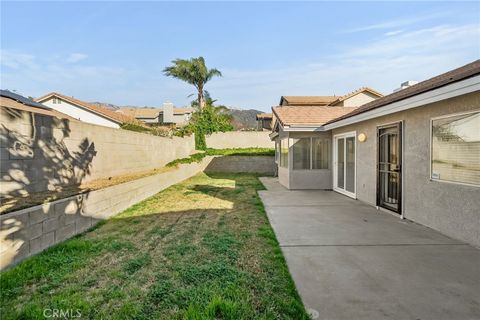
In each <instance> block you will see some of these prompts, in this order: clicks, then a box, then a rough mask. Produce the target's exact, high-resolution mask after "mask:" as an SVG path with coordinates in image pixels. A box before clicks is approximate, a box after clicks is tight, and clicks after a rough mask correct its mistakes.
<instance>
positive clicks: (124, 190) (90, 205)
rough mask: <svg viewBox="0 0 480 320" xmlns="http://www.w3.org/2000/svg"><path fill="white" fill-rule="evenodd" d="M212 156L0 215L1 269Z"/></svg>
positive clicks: (181, 177)
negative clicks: (143, 176)
mask: <svg viewBox="0 0 480 320" xmlns="http://www.w3.org/2000/svg"><path fill="white" fill-rule="evenodd" d="M211 160H212V157H206V158H205V159H203V161H202V162H201V163H191V164H182V165H180V166H179V168H178V169H176V170H173V171H168V172H164V173H160V174H157V175H153V176H149V177H145V178H141V179H137V180H134V181H130V182H126V183H122V184H118V185H115V186H112V187H108V188H105V189H101V190H96V191H92V192H88V193H84V194H80V195H77V196H73V197H69V198H65V199H62V200H58V201H54V202H51V203H47V204H43V205H38V206H35V207H31V208H27V209H23V210H19V211H15V212H11V213H7V214H5V215H0V269H3V268H5V267H7V266H9V265H12V264H16V263H18V262H19V261H21V260H23V259H25V258H27V257H29V256H31V255H34V254H36V253H38V252H40V251H42V250H44V249H46V248H48V247H50V246H52V245H54V244H57V243H59V242H62V241H64V240H66V239H68V238H71V237H73V236H74V235H76V234H79V233H81V232H84V231H86V230H88V229H89V228H90V227H92V226H94V225H95V224H97V223H98V222H99V221H100V220H104V219H107V218H109V217H111V216H113V215H115V214H117V213H119V212H121V211H123V210H125V209H127V208H129V207H130V206H132V205H134V204H135V203H138V202H140V201H142V200H144V199H146V198H148V197H150V196H152V195H154V194H156V193H157V192H159V191H162V190H163V189H166V188H168V187H169V186H171V185H173V184H175V183H178V182H181V181H183V180H185V179H187V178H189V177H192V176H194V175H195V174H197V173H199V172H201V171H203V170H204V169H205V168H206V167H207V165H208V164H209V163H210V161H211Z"/></svg>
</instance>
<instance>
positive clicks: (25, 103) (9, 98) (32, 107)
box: [0, 90, 75, 120]
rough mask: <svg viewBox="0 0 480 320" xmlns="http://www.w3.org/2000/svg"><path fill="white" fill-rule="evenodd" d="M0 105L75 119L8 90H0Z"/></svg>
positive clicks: (60, 117)
mask: <svg viewBox="0 0 480 320" xmlns="http://www.w3.org/2000/svg"><path fill="white" fill-rule="evenodd" d="M0 106H1V107H2V108H7V109H9V108H11V109H15V110H21V111H27V112H33V113H38V114H42V115H47V116H51V117H56V118H59V119H68V120H75V119H74V118H72V117H70V116H69V115H67V114H64V113H61V112H59V111H57V110H54V109H52V108H49V107H47V106H45V105H43V104H41V103H38V102H35V101H34V100H31V99H28V98H25V97H24V96H21V95H19V94H16V93H14V92H11V91H8V90H0Z"/></svg>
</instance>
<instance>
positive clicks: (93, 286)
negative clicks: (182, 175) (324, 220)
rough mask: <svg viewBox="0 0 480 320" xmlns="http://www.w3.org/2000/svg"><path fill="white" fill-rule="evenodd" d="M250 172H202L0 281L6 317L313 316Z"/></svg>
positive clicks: (3, 314)
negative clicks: (65, 312) (62, 312)
mask: <svg viewBox="0 0 480 320" xmlns="http://www.w3.org/2000/svg"><path fill="white" fill-rule="evenodd" d="M259 189H263V186H262V185H261V183H260V182H259V180H258V179H257V178H256V177H254V176H252V175H242V174H210V175H206V174H200V175H197V176H195V177H193V178H191V179H189V180H187V181H185V182H183V183H181V184H178V185H174V186H172V187H170V188H168V189H166V190H164V191H162V192H160V193H159V194H157V195H155V196H153V197H151V198H149V199H147V200H145V201H143V202H141V203H139V204H136V205H135V206H133V207H131V208H129V209H127V210H126V211H124V212H123V213H121V214H119V215H117V216H115V217H114V218H112V219H109V220H107V221H105V222H102V223H101V224H100V225H98V226H97V227H95V228H93V229H92V230H90V231H88V232H87V233H85V234H83V235H80V236H77V237H75V238H73V239H71V240H67V241H65V242H64V243H61V244H59V245H57V246H55V247H52V248H50V249H48V250H47V251H45V252H43V253H41V254H39V255H37V256H35V257H32V258H29V259H27V260H25V261H24V262H22V263H20V264H19V265H17V266H16V267H14V268H13V269H11V270H8V271H6V272H4V273H3V274H2V275H1V281H0V284H1V286H0V289H1V292H2V295H1V310H0V311H1V313H2V316H3V317H4V318H5V319H10V318H12V319H13V318H32V319H33V318H38V317H39V316H42V313H43V310H45V308H57V309H73V310H77V309H78V310H79V312H80V313H81V314H82V317H85V318H138V319H152V318H160V317H161V318H180V319H257V318H264V319H279V318H284V319H306V318H308V317H307V315H306V313H305V310H304V307H303V305H302V302H301V300H300V298H299V296H298V294H297V292H296V289H295V286H294V284H293V281H292V279H291V277H290V274H289V272H288V269H287V266H286V263H285V260H284V258H283V255H282V253H281V250H280V248H279V246H278V243H277V240H276V238H275V236H274V234H273V231H272V229H271V227H270V225H269V223H268V220H267V217H266V215H265V211H264V209H263V205H262V203H261V201H260V199H259V197H258V195H257V190H259Z"/></svg>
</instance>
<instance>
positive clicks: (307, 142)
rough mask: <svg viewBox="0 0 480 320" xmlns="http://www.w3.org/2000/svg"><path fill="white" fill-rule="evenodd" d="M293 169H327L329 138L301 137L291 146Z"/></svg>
mask: <svg viewBox="0 0 480 320" xmlns="http://www.w3.org/2000/svg"><path fill="white" fill-rule="evenodd" d="M292 149H293V150H292V151H293V169H294V170H312V169H313V170H318V169H328V167H329V157H330V153H329V152H330V139H326V138H313V137H312V138H301V139H296V140H295V142H294V144H293V146H292Z"/></svg>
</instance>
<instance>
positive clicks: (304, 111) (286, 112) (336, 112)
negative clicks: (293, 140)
mask: <svg viewBox="0 0 480 320" xmlns="http://www.w3.org/2000/svg"><path fill="white" fill-rule="evenodd" d="M353 109H355V108H354V107H328V106H304V107H303V106H302V107H298V106H278V107H273V108H272V111H273V114H274V115H275V117H276V118H277V119H278V121H279V122H280V123H281V124H282V125H283V126H292V125H293V126H295V125H307V126H315V125H318V126H320V125H323V124H325V123H327V122H328V121H330V120H332V119H335V118H338V117H340V116H342V115H344V114H347V113H349V112H351V111H352V110H353Z"/></svg>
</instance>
